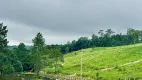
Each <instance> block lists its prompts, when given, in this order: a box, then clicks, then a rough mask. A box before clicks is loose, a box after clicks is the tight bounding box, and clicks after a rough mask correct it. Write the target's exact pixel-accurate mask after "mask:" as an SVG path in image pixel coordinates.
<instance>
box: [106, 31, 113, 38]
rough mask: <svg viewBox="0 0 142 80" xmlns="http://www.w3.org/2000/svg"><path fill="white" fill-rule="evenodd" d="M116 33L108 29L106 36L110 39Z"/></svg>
mask: <svg viewBox="0 0 142 80" xmlns="http://www.w3.org/2000/svg"><path fill="white" fill-rule="evenodd" d="M114 33H115V32H114V31H112V30H111V29H108V30H107V31H106V35H107V36H108V37H111V35H112V34H114Z"/></svg>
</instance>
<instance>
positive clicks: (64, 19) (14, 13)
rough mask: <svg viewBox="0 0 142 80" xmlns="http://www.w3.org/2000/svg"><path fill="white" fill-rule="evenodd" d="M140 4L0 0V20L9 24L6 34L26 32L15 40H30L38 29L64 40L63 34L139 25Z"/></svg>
mask: <svg viewBox="0 0 142 80" xmlns="http://www.w3.org/2000/svg"><path fill="white" fill-rule="evenodd" d="M141 4H142V1H141V0H14V1H13V0H0V20H6V22H8V24H9V26H10V27H11V29H10V30H11V32H10V35H9V36H12V35H17V33H16V32H15V30H20V29H22V30H23V31H22V32H21V33H22V34H19V35H22V36H23V37H26V36H25V35H28V36H29V37H27V39H26V38H25V40H23V37H21V36H18V35H17V36H15V38H17V39H16V40H17V41H24V42H27V43H30V41H29V39H31V37H32V36H34V35H35V34H36V33H37V32H39V31H40V32H43V33H44V34H45V36H47V37H48V36H50V38H52V39H55V38H58V39H59V38H60V39H59V41H58V42H57V41H54V40H52V41H54V42H52V41H51V40H50V41H51V42H50V41H49V42H50V43H56V42H57V43H64V41H67V38H68V40H70V39H76V38H78V37H79V36H89V35H91V34H92V33H96V32H97V31H98V30H99V29H108V28H112V29H113V30H114V31H120V32H124V31H126V29H127V28H129V27H132V28H136V29H142V27H141V26H142V23H141V21H142V15H141V14H142V8H141V7H142V5H141ZM3 22H4V21H3ZM12 23H14V25H13V24H12ZM17 26H18V27H17ZM26 33H27V34H26ZM47 34H48V35H47ZM10 39H11V38H10ZM11 40H12V39H11ZM17 41H16V42H17Z"/></svg>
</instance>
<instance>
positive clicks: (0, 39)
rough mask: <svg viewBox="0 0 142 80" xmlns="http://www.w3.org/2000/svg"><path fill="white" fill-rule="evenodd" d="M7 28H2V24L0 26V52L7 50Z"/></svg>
mask: <svg viewBox="0 0 142 80" xmlns="http://www.w3.org/2000/svg"><path fill="white" fill-rule="evenodd" d="M7 33H8V30H7V26H3V23H1V24H0V52H3V50H4V49H5V48H7V44H8V41H7V39H6V37H7Z"/></svg>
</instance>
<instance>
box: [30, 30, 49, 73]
mask: <svg viewBox="0 0 142 80" xmlns="http://www.w3.org/2000/svg"><path fill="white" fill-rule="evenodd" d="M32 41H33V47H32V50H31V56H32V58H31V62H32V64H33V66H34V71H35V72H36V74H37V76H39V72H40V70H41V69H42V68H43V67H44V65H45V61H47V59H48V58H47V56H48V54H46V53H45V52H46V49H45V39H44V38H43V36H42V34H41V33H38V34H37V35H36V37H35V38H34V39H33V40H32Z"/></svg>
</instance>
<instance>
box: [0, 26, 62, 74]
mask: <svg viewBox="0 0 142 80" xmlns="http://www.w3.org/2000/svg"><path fill="white" fill-rule="evenodd" d="M7 33H8V30H7V26H3V24H0V75H1V76H10V75H14V74H21V73H22V72H34V73H35V75H36V76H39V72H40V70H41V69H42V68H44V67H45V66H50V67H52V68H55V73H57V72H58V69H59V68H60V67H61V65H60V64H61V63H62V62H63V61H64V60H63V54H62V53H61V52H60V50H58V49H54V50H52V49H50V50H49V49H47V48H46V44H45V39H44V38H43V36H42V34H41V33H38V34H37V35H36V37H35V38H34V39H33V40H32V42H33V45H32V46H31V47H30V48H28V49H27V47H26V46H25V44H24V43H20V44H19V45H18V46H17V47H14V48H10V49H9V47H8V45H7V44H8V40H7Z"/></svg>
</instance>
